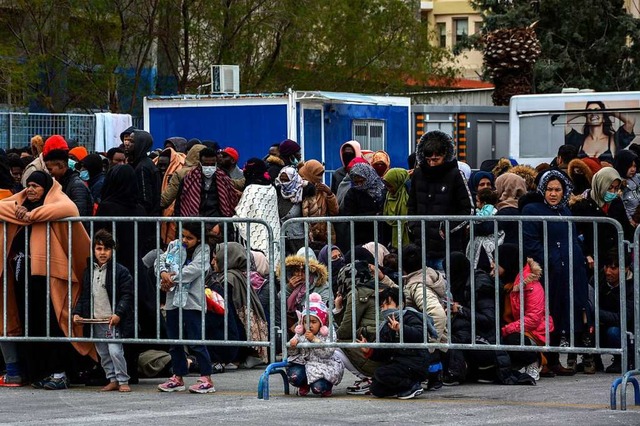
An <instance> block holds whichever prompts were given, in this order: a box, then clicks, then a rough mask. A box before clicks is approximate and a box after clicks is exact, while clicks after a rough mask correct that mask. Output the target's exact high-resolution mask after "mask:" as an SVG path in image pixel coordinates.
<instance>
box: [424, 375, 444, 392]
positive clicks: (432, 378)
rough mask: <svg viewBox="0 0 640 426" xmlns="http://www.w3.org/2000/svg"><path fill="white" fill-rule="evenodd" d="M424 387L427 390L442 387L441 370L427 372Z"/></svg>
mask: <svg viewBox="0 0 640 426" xmlns="http://www.w3.org/2000/svg"><path fill="white" fill-rule="evenodd" d="M423 387H424V386H423ZM426 389H427V390H428V391H437V390H438V389H442V370H440V371H438V372H437V373H429V379H428V380H427V386H426Z"/></svg>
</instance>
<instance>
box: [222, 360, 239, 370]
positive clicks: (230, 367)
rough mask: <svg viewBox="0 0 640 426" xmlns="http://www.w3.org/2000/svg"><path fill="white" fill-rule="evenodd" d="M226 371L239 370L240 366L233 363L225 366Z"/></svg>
mask: <svg viewBox="0 0 640 426" xmlns="http://www.w3.org/2000/svg"><path fill="white" fill-rule="evenodd" d="M224 369H225V370H237V369H238V366H237V365H236V364H234V363H232V362H230V363H228V364H225V365H224Z"/></svg>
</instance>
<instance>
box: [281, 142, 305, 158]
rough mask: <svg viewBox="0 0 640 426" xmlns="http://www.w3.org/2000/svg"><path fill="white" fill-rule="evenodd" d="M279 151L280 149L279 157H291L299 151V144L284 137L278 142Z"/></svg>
mask: <svg viewBox="0 0 640 426" xmlns="http://www.w3.org/2000/svg"><path fill="white" fill-rule="evenodd" d="M279 151H280V157H283V158H287V157H291V156H292V155H293V154H295V153H296V152H298V151H300V145H298V144H297V143H296V142H294V141H292V140H291V139H285V140H284V141H282V142H280V147H279Z"/></svg>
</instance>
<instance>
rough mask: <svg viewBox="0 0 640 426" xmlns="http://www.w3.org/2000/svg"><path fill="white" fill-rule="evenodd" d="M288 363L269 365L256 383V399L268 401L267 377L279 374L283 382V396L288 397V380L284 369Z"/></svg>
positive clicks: (281, 362)
mask: <svg viewBox="0 0 640 426" xmlns="http://www.w3.org/2000/svg"><path fill="white" fill-rule="evenodd" d="M287 364H288V362H287V361H286V360H284V361H280V362H274V363H273V364H269V365H268V366H267V368H266V369H265V370H264V373H262V375H261V376H260V381H259V382H258V399H264V400H265V401H267V400H269V376H270V375H272V374H280V376H281V377H282V380H283V381H284V394H285V395H289V378H288V377H287V372H286V370H285V368H286V367H287Z"/></svg>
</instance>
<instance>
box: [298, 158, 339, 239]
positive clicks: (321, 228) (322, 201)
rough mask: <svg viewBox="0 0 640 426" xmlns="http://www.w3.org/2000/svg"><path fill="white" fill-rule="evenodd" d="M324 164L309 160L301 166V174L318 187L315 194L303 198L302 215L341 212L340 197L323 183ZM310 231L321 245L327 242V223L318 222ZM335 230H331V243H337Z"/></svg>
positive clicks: (321, 215) (324, 215)
mask: <svg viewBox="0 0 640 426" xmlns="http://www.w3.org/2000/svg"><path fill="white" fill-rule="evenodd" d="M323 175H324V166H323V165H322V163H320V162H319V161H317V160H309V161H306V162H305V163H304V165H303V166H302V167H301V168H300V176H301V177H302V178H303V179H304V180H306V181H307V182H310V183H311V184H313V185H314V186H315V188H316V191H315V194H313V195H309V196H307V197H304V198H303V200H302V216H304V217H326V216H337V215H338V213H339V208H338V199H337V198H336V196H335V195H334V194H333V193H332V192H331V188H329V187H328V186H327V185H325V184H324V183H322V177H323ZM309 228H310V229H309V232H310V233H311V235H312V238H313V241H314V242H316V243H317V244H318V245H319V246H320V247H322V246H323V245H324V244H326V243H327V238H328V235H327V234H328V233H327V223H326V222H324V223H323V222H316V223H312V224H310V226H309ZM335 242H336V235H335V231H333V230H332V232H331V243H332V244H335Z"/></svg>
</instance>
